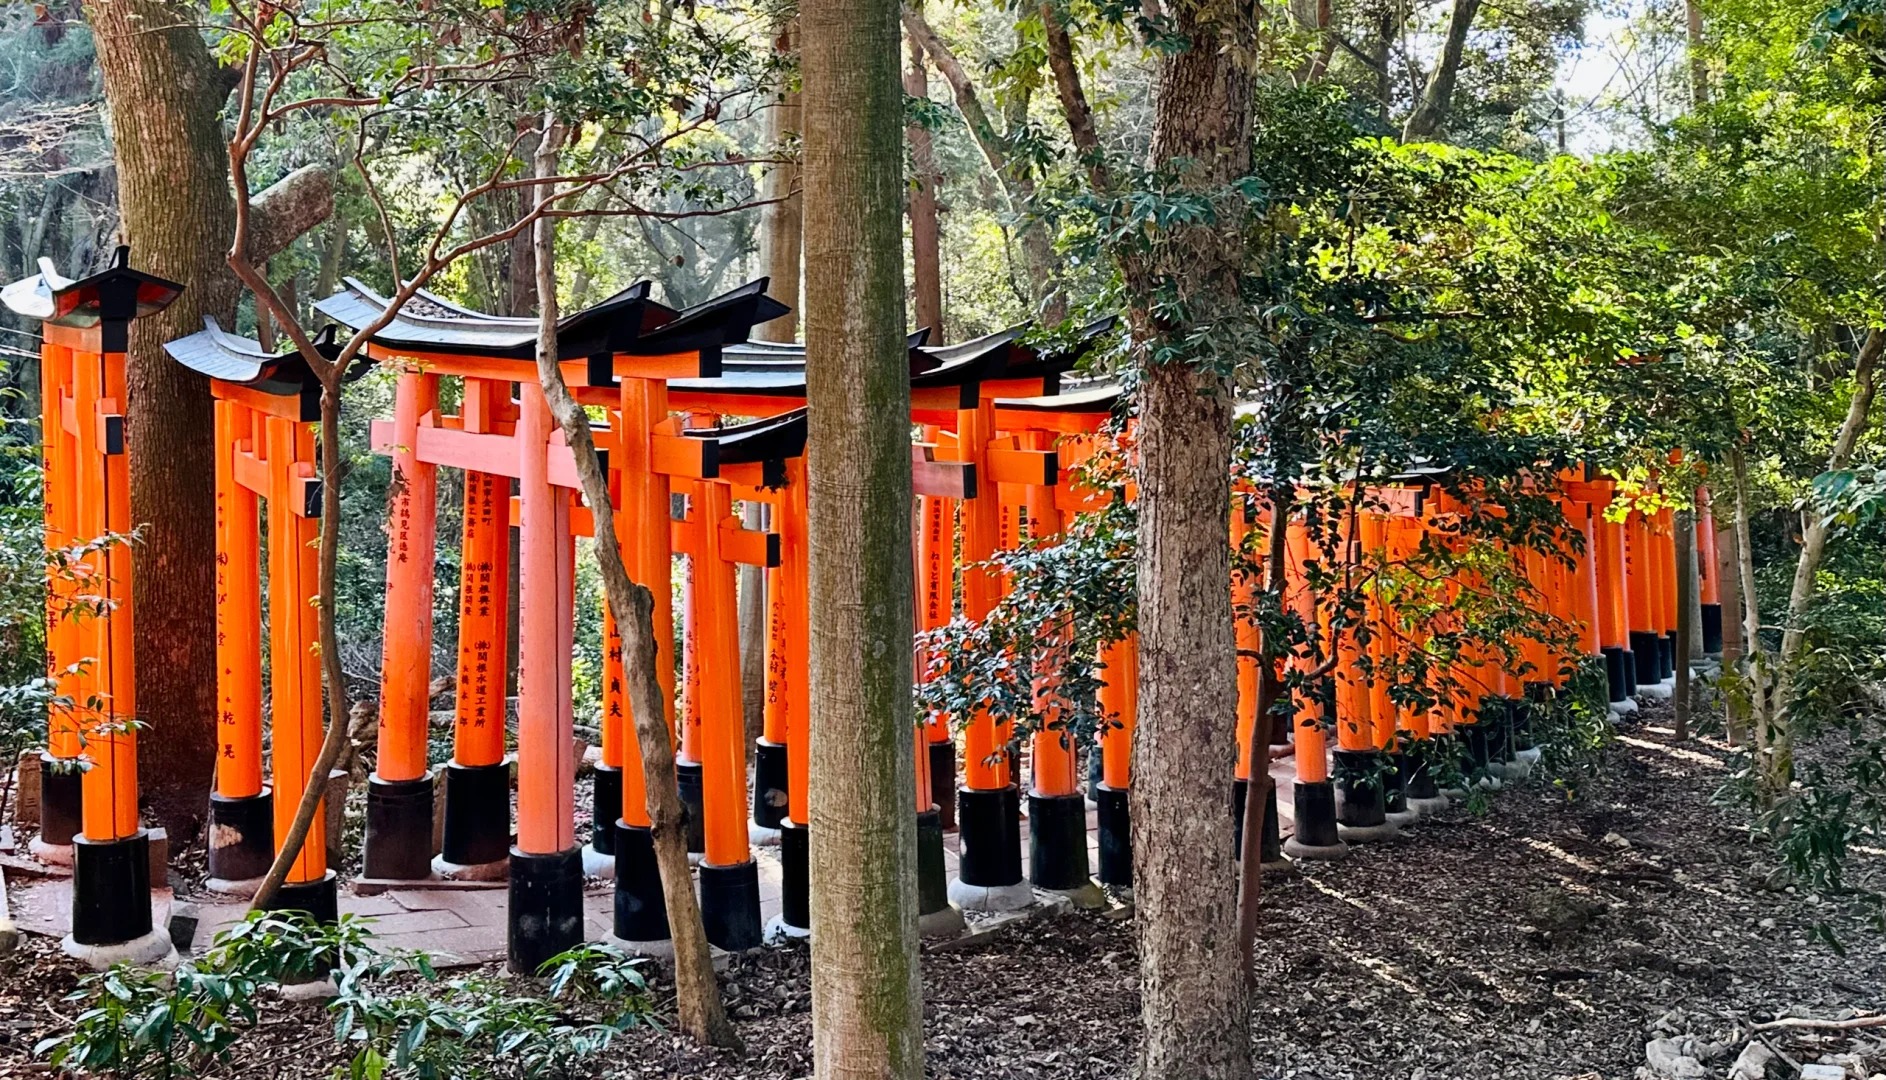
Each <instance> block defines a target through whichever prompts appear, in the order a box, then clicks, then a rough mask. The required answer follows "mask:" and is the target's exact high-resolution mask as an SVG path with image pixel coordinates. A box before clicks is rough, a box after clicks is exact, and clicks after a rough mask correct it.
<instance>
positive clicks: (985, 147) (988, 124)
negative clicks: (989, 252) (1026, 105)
mask: <svg viewBox="0 0 1886 1080" xmlns="http://www.w3.org/2000/svg"><path fill="white" fill-rule="evenodd" d="M903 19H904V28H905V29H906V30H908V31H909V32H910V36H911V38H912V39H913V40H915V41H916V42H917V43H918V44H919V45H921V46H923V51H924V52H925V53H926V54H928V55H929V57H930V62H931V63H932V64H934V65H936V69H937V71H938V72H940V73H941V74H942V76H943V81H945V82H947V83H949V84H950V93H951V95H952V96H953V97H954V98H955V100H956V111H957V112H959V113H961V114H962V116H963V123H964V125H965V126H967V127H968V128H969V134H970V137H971V138H973V139H975V141H976V148H977V149H979V150H981V151H982V158H983V160H984V161H986V162H988V163H989V171H990V172H992V173H994V174H995V178H996V182H997V183H998V184H1000V185H1001V187H1002V194H1003V196H1004V197H1005V198H1006V200H1007V202H1008V206H1009V213H1010V215H1011V216H1012V217H1013V218H1014V219H1015V230H1016V234H1017V235H1016V239H1017V240H1018V241H1020V243H1021V247H1022V259H1023V261H1024V262H1025V263H1026V264H1027V269H1028V276H1029V279H1030V282H1031V284H1032V286H1033V289H1034V293H1033V297H1034V302H1035V305H1036V306H1037V307H1038V308H1040V310H1041V314H1042V317H1043V318H1045V319H1048V320H1049V321H1052V322H1059V321H1060V320H1061V319H1063V318H1066V317H1067V300H1066V298H1065V297H1064V296H1062V294H1061V292H1060V289H1059V282H1060V278H1061V267H1060V261H1059V260H1058V259H1056V258H1055V255H1054V245H1053V244H1052V243H1051V242H1050V241H1049V239H1048V230H1047V229H1046V228H1044V227H1043V226H1042V224H1041V222H1040V221H1039V220H1038V219H1035V218H1033V217H1032V216H1030V209H1031V207H1032V205H1033V203H1034V199H1035V180H1034V177H1032V176H1030V175H1029V173H1028V169H1027V167H1026V166H1024V165H1020V164H1017V163H1015V162H1012V161H1010V160H1009V156H1008V148H1007V147H1006V146H1005V145H1004V143H1003V139H1002V135H1001V133H1000V132H998V131H996V128H995V121H993V120H991V119H990V117H989V112H988V110H987V109H985V108H983V105H982V99H981V98H980V97H979V96H977V94H976V86H975V84H974V83H972V82H970V81H969V75H968V73H967V72H965V71H964V70H963V65H962V62H961V61H959V60H957V59H956V54H955V53H953V52H951V51H950V49H949V46H947V45H945V44H943V39H942V38H940V37H938V36H937V33H936V31H935V30H934V29H932V28H931V26H930V24H929V22H927V21H926V20H925V19H924V17H923V13H922V12H920V11H917V10H914V9H912V8H905V9H904V14H903Z"/></svg>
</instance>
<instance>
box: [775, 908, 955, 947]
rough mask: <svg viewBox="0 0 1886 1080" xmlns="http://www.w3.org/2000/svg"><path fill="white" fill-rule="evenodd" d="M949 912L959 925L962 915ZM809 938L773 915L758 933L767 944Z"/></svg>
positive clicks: (809, 933) (804, 931) (807, 931)
mask: <svg viewBox="0 0 1886 1080" xmlns="http://www.w3.org/2000/svg"><path fill="white" fill-rule="evenodd" d="M950 910H951V911H955V912H956V920H957V922H958V923H959V924H960V923H961V922H962V918H963V913H962V912H960V911H956V909H955V908H951V909H950ZM925 918H928V916H925ZM917 928H918V929H919V930H921V929H923V920H922V919H919V920H917ZM811 936H812V931H811V930H810V929H808V928H807V927H803V926H793V925H791V924H790V923H788V922H786V917H785V916H784V915H775V916H773V917H772V918H770V919H768V920H766V929H765V930H763V931H761V932H760V938H761V940H763V941H766V942H769V943H777V942H781V941H804V940H806V939H807V938H809V937H811Z"/></svg>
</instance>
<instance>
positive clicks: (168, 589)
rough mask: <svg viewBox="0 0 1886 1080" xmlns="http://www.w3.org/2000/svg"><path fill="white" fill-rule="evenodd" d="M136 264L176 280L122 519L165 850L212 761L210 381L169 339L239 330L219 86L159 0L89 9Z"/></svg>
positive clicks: (99, 2) (141, 697) (146, 783)
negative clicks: (182, 359)
mask: <svg viewBox="0 0 1886 1080" xmlns="http://www.w3.org/2000/svg"><path fill="white" fill-rule="evenodd" d="M85 12H86V16H87V18H88V19H89V21H90V22H91V25H92V33H93V36H94V39H95V41H96V43H97V50H98V66H99V70H100V72H101V73H102V75H103V79H104V87H105V98H106V101H107V103H108V105H109V120H110V127H111V141H112V144H113V146H114V152H115V154H116V157H117V166H118V202H119V205H120V207H121V208H122V212H123V235H124V240H125V242H126V243H128V244H130V245H131V258H132V260H133V265H135V266H136V267H137V268H138V269H140V270H145V271H149V272H150V273H153V274H157V275H159V276H162V277H166V278H170V279H171V280H173V281H177V282H181V283H182V284H183V285H184V292H183V295H182V296H180V297H178V299H177V301H176V302H175V303H173V304H171V305H170V306H169V307H168V308H166V309H164V310H163V311H161V312H159V313H157V314H155V315H151V316H147V317H145V318H142V319H139V320H137V321H136V322H134V323H132V324H131V351H130V354H129V357H128V369H127V376H126V381H127V384H128V385H127V388H128V397H129V400H128V401H127V402H126V409H125V411H126V422H127V426H128V429H129V430H128V433H127V438H128V443H129V445H130V447H131V519H132V521H134V522H136V523H138V524H139V525H141V526H143V527H144V530H145V531H144V534H143V540H142V542H141V543H139V544H138V545H137V547H136V548H135V550H134V552H133V555H132V563H133V570H132V573H133V580H134V582H135V585H134V588H135V591H136V601H135V602H136V605H137V619H136V626H135V628H134V633H135V645H134V647H135V650H136V653H135V655H136V660H135V678H136V685H137V705H138V713H139V715H140V717H142V718H145V719H147V720H148V721H149V722H150V725H151V726H150V728H149V730H148V737H146V738H143V739H140V740H139V746H138V766H139V768H138V773H139V776H138V780H139V786H140V790H141V791H142V792H143V793H144V795H145V797H146V799H147V800H148V805H149V809H150V812H151V815H152V817H153V818H155V820H156V821H157V822H158V823H159V824H161V825H163V826H164V827H165V828H166V829H168V830H169V831H170V835H171V840H172V842H173V843H176V842H179V841H182V840H185V839H187V838H189V837H193V836H194V835H195V834H196V831H197V829H198V827H199V826H200V824H201V821H202V817H203V814H204V810H205V801H204V797H205V793H206V792H207V791H208V790H209V786H210V780H211V776H212V774H213V772H214V770H215V764H216V610H215V605H214V601H215V596H216V588H215V585H216V564H215V559H216V537H215V497H214V492H213V490H212V484H211V480H212V478H213V477H214V476H215V455H214V447H213V446H212V442H211V435H212V424H211V407H210V393H209V381H208V380H207V379H205V378H204V377H203V376H201V375H198V374H196V373H195V372H192V371H190V370H189V369H187V368H185V367H184V366H183V365H181V364H178V363H174V362H172V361H171V360H170V358H169V357H168V356H166V355H165V354H164V352H163V348H162V346H163V343H164V342H166V341H169V340H171V339H173V338H177V337H180V336H182V335H184V334H191V333H195V332H196V331H198V330H201V329H202V328H203V316H205V315H212V316H215V317H216V318H218V319H219V320H221V321H222V322H223V324H224V325H225V326H233V325H234V322H235V318H234V317H235V311H236V297H237V295H238V293H239V291H240V290H239V287H238V285H237V283H236V278H235V275H234V274H233V273H232V272H231V271H230V270H229V268H228V266H227V265H225V263H224V258H223V257H224V255H225V254H226V253H227V252H228V250H229V240H230V235H231V232H232V230H233V222H234V215H235V205H234V202H233V200H232V198H231V196H230V189H229V169H228V161H227V158H226V156H225V152H224V146H223V138H222V126H221V121H220V119H219V116H218V114H219V112H220V110H221V107H222V103H223V100H224V98H225V97H226V96H227V86H226V84H225V83H224V82H223V80H222V79H221V78H219V77H218V74H217V70H216V64H215V62H214V61H213V60H212V59H211V57H210V52H209V47H208V46H207V45H205V44H204V41H203V37H202V35H201V34H200V33H199V32H198V31H197V30H196V28H195V26H194V25H193V23H192V21H191V19H190V12H189V11H188V10H187V9H184V8H180V7H178V6H176V5H172V4H167V3H162V2H160V0H88V2H87V3H86V4H85Z"/></svg>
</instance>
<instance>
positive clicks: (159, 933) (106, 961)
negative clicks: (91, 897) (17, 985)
mask: <svg viewBox="0 0 1886 1080" xmlns="http://www.w3.org/2000/svg"><path fill="white" fill-rule="evenodd" d="M59 951H60V952H63V953H65V954H66V955H67V956H70V957H71V958H72V959H74V960H78V961H80V962H81V963H83V964H85V965H86V966H87V967H89V968H91V969H92V970H93V971H103V970H105V969H106V968H108V967H110V966H112V965H113V964H140V965H144V966H147V967H161V968H169V967H175V966H176V964H177V950H176V949H175V948H173V947H172V946H171V944H170V931H168V930H166V929H164V928H163V927H161V926H154V927H152V928H151V932H150V933H148V934H145V935H144V936H143V937H136V938H132V939H131V940H130V941H120V942H116V943H114V944H111V945H81V944H79V943H78V942H77V941H75V940H73V938H72V935H71V934H67V935H66V936H65V937H64V938H63V939H61V940H60V942H59Z"/></svg>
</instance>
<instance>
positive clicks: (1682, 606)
mask: <svg viewBox="0 0 1886 1080" xmlns="http://www.w3.org/2000/svg"><path fill="white" fill-rule="evenodd" d="M1671 517H1672V519H1673V520H1674V521H1675V528H1676V691H1675V693H1673V694H1672V695H1671V697H1672V702H1671V704H1673V705H1674V706H1675V707H1676V710H1675V711H1676V720H1675V727H1676V733H1675V739H1676V741H1677V742H1688V741H1689V737H1690V704H1691V702H1690V645H1691V644H1692V643H1693V642H1695V640H1696V619H1695V617H1694V615H1693V614H1692V613H1691V610H1690V609H1691V608H1693V607H1695V606H1696V515H1695V513H1694V512H1692V511H1689V510H1679V511H1677V512H1676V513H1675V514H1672V515H1671Z"/></svg>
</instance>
